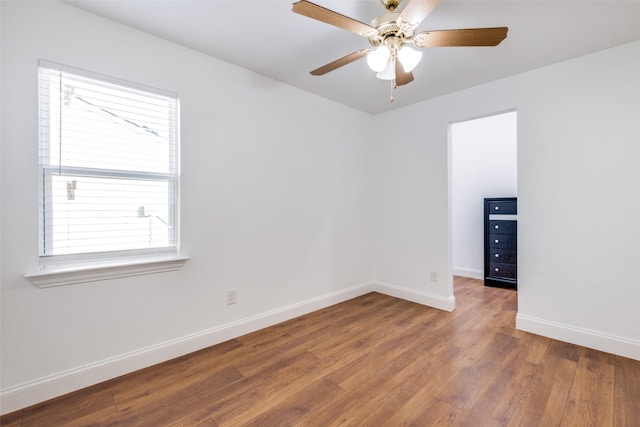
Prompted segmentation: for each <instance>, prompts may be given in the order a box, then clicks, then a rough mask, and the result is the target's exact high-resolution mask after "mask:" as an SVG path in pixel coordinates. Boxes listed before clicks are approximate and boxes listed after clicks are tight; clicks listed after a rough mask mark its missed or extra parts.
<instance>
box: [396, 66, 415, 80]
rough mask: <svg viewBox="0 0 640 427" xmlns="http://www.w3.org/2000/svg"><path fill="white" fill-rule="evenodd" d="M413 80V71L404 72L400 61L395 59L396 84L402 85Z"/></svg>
mask: <svg viewBox="0 0 640 427" xmlns="http://www.w3.org/2000/svg"><path fill="white" fill-rule="evenodd" d="M412 81H413V73H412V72H408V73H407V72H406V71H405V70H404V68H402V64H400V61H397V60H396V86H403V85H406V84H407V83H411V82H412Z"/></svg>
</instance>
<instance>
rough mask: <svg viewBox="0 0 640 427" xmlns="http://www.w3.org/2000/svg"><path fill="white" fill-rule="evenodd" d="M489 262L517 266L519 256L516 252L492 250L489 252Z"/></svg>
mask: <svg viewBox="0 0 640 427" xmlns="http://www.w3.org/2000/svg"><path fill="white" fill-rule="evenodd" d="M489 262H497V263H504V264H516V263H517V262H518V256H517V253H516V251H512V250H507V249H500V248H491V251H489Z"/></svg>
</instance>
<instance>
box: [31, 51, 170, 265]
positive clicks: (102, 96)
mask: <svg viewBox="0 0 640 427" xmlns="http://www.w3.org/2000/svg"><path fill="white" fill-rule="evenodd" d="M38 84H39V87H38V104H39V125H38V127H39V138H38V139H39V169H40V193H39V194H40V215H39V221H40V227H39V228H40V233H39V234H40V244H39V249H40V256H41V257H54V258H55V257H56V256H67V255H78V254H96V255H106V256H108V257H111V256H120V255H125V254H126V255H129V254H134V255H140V254H148V253H150V254H155V253H165V252H173V253H176V252H177V241H178V230H177V199H178V197H177V196H178V195H177V192H178V143H177V117H178V112H177V108H178V101H177V96H176V95H175V94H169V93H165V92H162V91H160V90H157V89H149V88H143V87H141V86H139V85H135V84H132V83H127V82H122V81H117V80H115V79H112V78H108V77H104V76H99V75H95V74H92V73H89V72H85V71H82V70H77V69H73V68H70V67H66V66H61V65H58V64H52V63H49V62H45V61H40V63H39V72H38Z"/></svg>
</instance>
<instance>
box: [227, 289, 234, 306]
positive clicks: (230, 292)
mask: <svg viewBox="0 0 640 427" xmlns="http://www.w3.org/2000/svg"><path fill="white" fill-rule="evenodd" d="M235 303H236V290H235V289H227V305H231V304H235Z"/></svg>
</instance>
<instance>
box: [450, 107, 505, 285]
mask: <svg viewBox="0 0 640 427" xmlns="http://www.w3.org/2000/svg"><path fill="white" fill-rule="evenodd" d="M517 117H518V113H517V112H516V111H511V112H508V113H502V114H496V115H491V116H488V117H482V118H478V119H472V120H465V121H463V122H459V123H452V124H451V126H450V130H449V133H450V135H449V141H450V142H449V143H450V144H451V147H450V153H451V154H450V156H451V159H450V162H451V168H450V170H451V178H450V179H451V234H452V249H453V260H452V262H453V274H454V275H457V276H463V277H471V278H475V279H484V221H483V217H484V198H485V197H517V195H518V176H517V172H518V168H517V163H518V159H517V155H518V150H517V139H518V135H517V129H518V127H517Z"/></svg>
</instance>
